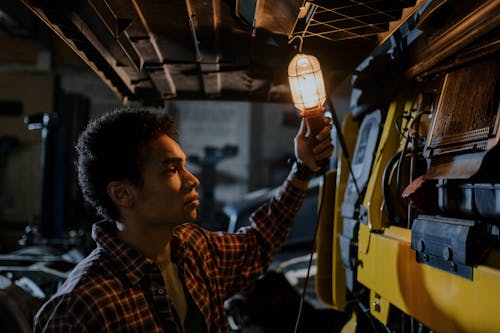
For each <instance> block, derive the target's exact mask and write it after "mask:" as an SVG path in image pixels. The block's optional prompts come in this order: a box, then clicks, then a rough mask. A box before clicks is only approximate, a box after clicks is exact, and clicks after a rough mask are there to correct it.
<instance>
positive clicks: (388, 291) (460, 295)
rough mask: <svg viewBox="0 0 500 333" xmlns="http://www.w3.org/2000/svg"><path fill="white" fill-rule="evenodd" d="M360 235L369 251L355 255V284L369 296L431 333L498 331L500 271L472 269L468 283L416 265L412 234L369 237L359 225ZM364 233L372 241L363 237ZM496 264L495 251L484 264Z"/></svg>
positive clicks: (389, 230) (388, 231) (395, 232)
mask: <svg viewBox="0 0 500 333" xmlns="http://www.w3.org/2000/svg"><path fill="white" fill-rule="evenodd" d="M359 233H360V240H361V239H365V240H367V239H368V240H369V246H368V250H367V251H366V253H362V252H359V253H358V254H359V259H360V260H361V264H360V266H359V267H358V281H359V282H361V283H362V284H363V285H365V286H366V287H368V288H369V289H370V290H371V291H373V292H374V293H377V294H378V295H380V296H381V297H382V298H384V299H386V300H387V301H388V302H390V303H391V304H394V305H395V306H397V307H398V308H400V309H401V310H402V311H404V312H406V313H407V314H408V315H410V316H412V317H414V318H416V319H417V320H418V321H420V322H422V323H423V324H424V325H425V326H427V327H429V328H430V329H432V330H433V331H435V332H439V333H448V332H450V333H452V332H453V333H457V332H471V333H472V332H474V333H481V332H485V333H486V332H488V333H493V332H499V331H500V315H499V314H498V313H499V309H500V269H498V268H495V267H492V266H483V265H479V266H477V267H474V269H473V280H472V281H471V280H468V279H465V278H462V277H459V276H456V275H453V274H450V273H447V272H444V271H441V270H439V269H436V268H433V267H430V266H428V265H424V264H419V263H417V262H416V259H415V251H414V250H412V249H411V247H410V239H411V230H407V229H402V228H398V227H389V228H387V229H386V230H385V231H384V233H371V232H370V230H369V228H368V227H367V226H366V225H361V226H360V231H359ZM366 233H370V235H369V236H366V235H362V234H366ZM492 258H493V259H492ZM497 258H498V251H494V252H492V253H491V255H490V258H487V259H486V262H491V261H494V260H496V259H497ZM496 267H498V263H496Z"/></svg>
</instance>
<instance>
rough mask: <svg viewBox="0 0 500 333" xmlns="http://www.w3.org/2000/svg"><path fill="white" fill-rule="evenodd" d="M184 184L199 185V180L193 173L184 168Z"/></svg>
mask: <svg viewBox="0 0 500 333" xmlns="http://www.w3.org/2000/svg"><path fill="white" fill-rule="evenodd" d="M184 184H185V185H186V187H188V188H193V187H198V186H199V185H200V181H199V180H198V178H196V176H195V175H193V174H192V173H191V172H190V171H189V170H187V169H185V170H184Z"/></svg>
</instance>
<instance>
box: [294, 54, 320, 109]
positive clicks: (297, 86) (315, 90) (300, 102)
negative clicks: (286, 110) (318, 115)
mask: <svg viewBox="0 0 500 333" xmlns="http://www.w3.org/2000/svg"><path fill="white" fill-rule="evenodd" d="M288 80H289V83H290V91H291V93H292V98H293V102H294V105H295V107H296V108H297V109H299V110H301V111H305V110H309V109H317V108H320V107H321V106H322V105H323V104H324V103H325V101H326V93H325V84H324V81H323V74H322V72H321V68H320V65H319V61H318V59H316V57H314V56H312V55H307V54H304V53H299V54H297V55H296V56H295V57H294V58H293V59H292V60H291V61H290V64H289V65H288Z"/></svg>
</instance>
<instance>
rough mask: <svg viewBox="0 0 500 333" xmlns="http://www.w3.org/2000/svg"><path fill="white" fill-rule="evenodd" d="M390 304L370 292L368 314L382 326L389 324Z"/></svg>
mask: <svg viewBox="0 0 500 333" xmlns="http://www.w3.org/2000/svg"><path fill="white" fill-rule="evenodd" d="M390 305H391V304H390V303H389V302H388V301H387V300H386V299H385V298H383V297H382V296H380V295H379V294H377V293H376V292H374V291H373V290H371V291H370V313H371V314H372V315H373V316H374V317H375V318H377V319H378V321H380V322H381V323H383V324H384V325H387V323H388V322H389V310H390Z"/></svg>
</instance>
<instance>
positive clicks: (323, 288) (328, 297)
mask: <svg viewBox="0 0 500 333" xmlns="http://www.w3.org/2000/svg"><path fill="white" fill-rule="evenodd" d="M336 181H337V170H332V171H328V172H327V173H326V174H325V177H324V182H323V186H322V187H321V191H320V193H319V198H320V204H321V205H322V207H321V209H320V210H319V213H320V214H319V219H318V221H319V222H318V223H319V225H318V234H317V235H316V252H317V254H318V259H317V261H316V269H317V270H316V276H315V284H314V286H315V288H316V294H317V295H318V298H319V299H320V300H321V301H322V302H323V303H325V304H326V305H328V306H330V307H332V308H335V304H334V302H333V292H332V272H333V270H332V268H333V267H332V265H333V247H332V244H333V240H332V238H333V222H334V212H335V205H334V204H335V190H336Z"/></svg>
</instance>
